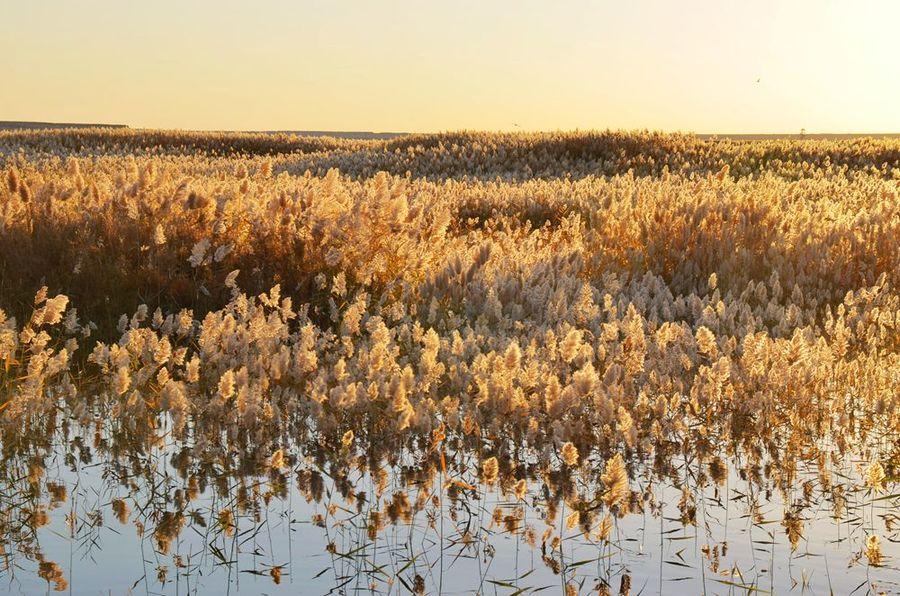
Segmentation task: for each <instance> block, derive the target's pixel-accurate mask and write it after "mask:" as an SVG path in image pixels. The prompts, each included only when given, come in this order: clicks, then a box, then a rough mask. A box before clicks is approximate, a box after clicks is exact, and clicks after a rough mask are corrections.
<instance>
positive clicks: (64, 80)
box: [0, 0, 900, 134]
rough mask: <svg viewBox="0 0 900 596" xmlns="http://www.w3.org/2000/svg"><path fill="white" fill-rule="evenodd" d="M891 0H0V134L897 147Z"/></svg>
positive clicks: (897, 4) (895, 5)
mask: <svg viewBox="0 0 900 596" xmlns="http://www.w3.org/2000/svg"><path fill="white" fill-rule="evenodd" d="M898 23H900V1H897V0H880V1H876V0H869V1H867V0H855V1H846V2H839V1H832V0H817V1H809V2H808V1H801V0H796V1H788V0H778V1H770V0H754V1H752V2H748V1H729V0H718V1H704V2H700V1H693V0H677V1H672V2H662V1H659V2H656V1H649V0H628V1H624V0H616V1H605V0H593V1H587V0H546V1H543V2H538V1H534V0H475V1H469V0H440V1H438V0H435V1H431V0H417V1H416V0H397V1H387V0H383V1H380V0H343V1H342V0H253V1H246V2H237V1H233V0H152V1H146V0H142V1H140V2H138V1H132V0H79V1H77V2H75V1H71V0H0V73H2V75H0V76H2V79H0V80H2V81H3V90H2V91H0V120H37V121H52V122H103V123H121V124H128V125H130V126H135V127H159V128H190V129H206V130H333V131H350V130H363V131H396V132H433V131H444V130H459V129H483V130H560V129H576V128H578V129H607V128H612V129H651V130H666V131H686V132H697V133H720V134H721V133H794V132H798V131H800V129H805V130H806V131H807V132H809V133H813V132H831V133H851V132H852V133H859V132H870V133H880V132H893V133H896V132H900V64H898V56H900V30H898V28H897V26H898Z"/></svg>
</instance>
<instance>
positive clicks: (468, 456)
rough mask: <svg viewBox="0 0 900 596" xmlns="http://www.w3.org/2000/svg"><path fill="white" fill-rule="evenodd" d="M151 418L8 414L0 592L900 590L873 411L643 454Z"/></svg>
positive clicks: (891, 453)
mask: <svg viewBox="0 0 900 596" xmlns="http://www.w3.org/2000/svg"><path fill="white" fill-rule="evenodd" d="M156 420H157V419H156V418H155V417H148V418H147V419H145V420H143V421H141V424H122V423H121V422H118V421H117V420H116V419H115V418H110V416H109V412H108V411H106V410H105V409H104V406H102V405H100V404H99V403H98V404H96V405H95V408H94V409H93V410H92V411H90V413H89V414H88V413H85V414H84V416H82V417H81V420H78V421H76V420H73V419H71V418H69V417H62V416H61V415H54V414H52V413H51V414H50V415H48V416H47V417H46V418H44V419H42V420H34V421H32V422H33V426H31V427H30V428H29V429H28V431H29V432H27V433H21V432H18V431H19V430H21V429H12V428H10V429H7V432H6V434H5V436H4V442H3V447H4V458H3V464H2V474H3V485H2V490H0V495H2V509H3V512H4V513H3V517H2V521H0V531H2V534H3V537H4V540H3V551H2V552H3V575H2V577H3V581H4V585H5V589H8V590H9V591H11V592H22V593H34V592H40V591H43V590H45V589H49V590H55V591H66V590H69V589H70V588H71V589H72V591H73V592H75V593H97V592H98V591H105V590H107V589H109V590H112V591H113V593H124V592H125V591H127V590H129V589H132V590H134V591H136V592H146V593H165V594H170V593H171V594H174V593H179V594H182V593H209V592H216V591H222V592H225V591H228V592H234V593H238V592H246V593H257V592H261V591H262V592H266V593H278V592H279V591H281V592H284V593H296V592H297V591H299V590H301V589H302V590H303V591H309V592H312V593H325V592H327V591H329V590H337V591H339V592H341V593H354V592H358V591H370V590H371V591H372V592H376V593H382V592H394V593H404V592H407V591H408V592H414V593H438V592H444V593H458V592H461V591H476V590H477V591H480V592H482V593H504V594H506V593H529V592H532V591H537V590H546V591H549V592H550V593H562V592H565V593H572V594H574V593H587V592H598V593H601V594H604V593H605V594H629V593H633V594H637V593H645V594H646V593H657V592H662V593H701V592H705V593H719V594H727V593H744V592H745V591H747V590H751V589H755V590H760V591H777V592H784V591H789V590H792V589H793V590H802V591H808V590H811V591H812V592H814V593H828V592H829V591H830V592H833V593H838V594H840V593H849V592H851V591H853V590H854V589H857V588H858V592H857V593H881V592H885V593H893V592H896V591H898V590H900V583H898V573H897V570H898V567H897V564H898V560H900V553H898V549H897V547H896V544H897V541H898V540H900V531H898V527H900V519H898V513H897V511H898V506H900V494H896V493H895V494H891V493H890V492H888V491H889V490H891V489H895V488H896V484H895V482H893V481H891V480H889V479H887V478H886V473H885V470H884V468H883V466H881V465H880V464H878V463H874V464H869V463H868V462H869V461H870V460H871V459H874V461H878V459H877V458H873V457H872V456H873V455H875V454H879V455H880V457H882V458H884V460H885V461H896V457H897V442H896V441H897V437H896V435H892V434H891V433H885V434H880V432H882V431H884V430H885V429H880V430H879V429H877V428H870V429H868V431H867V439H866V443H865V447H864V448H863V449H860V450H859V452H856V453H855V454H853V455H851V452H849V451H848V452H847V453H846V454H843V455H842V454H841V452H840V450H839V449H837V448H835V447H834V446H832V445H830V442H831V441H830V440H829V439H828V437H818V440H817V441H816V442H815V444H812V443H810V444H807V445H799V444H797V439H796V437H794V436H793V435H790V434H789V435H787V436H784V437H781V436H778V435H777V434H776V435H775V436H773V438H772V442H771V443H769V444H768V445H764V444H746V445H739V442H736V443H733V444H730V445H716V444H712V443H710V442H706V441H704V440H703V435H702V433H691V434H686V435H685V437H696V438H690V439H688V438H685V439H684V440H682V441H681V442H676V441H662V442H661V443H660V444H659V445H658V446H657V449H656V451H655V456H654V457H653V458H651V459H646V458H642V457H641V456H640V455H639V454H638V453H636V452H632V453H629V454H627V455H626V457H624V458H623V456H622V453H616V454H614V455H610V454H607V453H602V452H601V451H598V450H596V449H585V448H579V447H578V446H576V445H575V444H573V443H568V442H567V443H565V444H563V445H562V446H561V447H560V448H559V449H558V450H557V449H556V447H554V446H553V445H552V444H542V443H540V442H538V443H531V442H528V441H520V440H518V439H516V438H513V437H509V438H504V437H497V436H494V437H491V436H488V435H487V434H486V433H485V432H484V430H485V429H479V428H476V427H475V425H473V426H471V427H469V430H468V432H461V433H457V432H453V431H450V430H449V429H448V428H447V427H445V426H443V425H442V426H441V427H439V428H437V429H435V430H434V431H433V432H431V433H430V434H427V435H409V436H406V437H405V438H403V437H401V436H399V435H397V436H395V437H394V440H393V441H389V440H387V438H386V437H383V436H381V437H379V440H378V441H367V440H366V439H365V437H367V436H368V431H367V429H364V428H360V429H359V430H358V431H357V432H350V431H344V432H335V433H327V432H323V431H321V430H315V429H312V428H308V427H307V428H304V427H302V426H295V427H294V428H292V430H291V436H292V437H293V438H292V439H291V440H287V439H286V437H285V438H283V439H275V440H273V441H266V442H263V443H259V444H254V443H253V442H252V440H253V437H252V436H250V435H248V434H244V433H237V434H236V435H234V436H227V434H228V433H215V432H211V431H210V432H208V433H206V434H202V431H201V429H200V427H199V426H198V428H197V429H196V432H195V433H188V435H189V436H192V437H193V439H190V440H189V439H186V438H178V439H176V438H174V436H173V433H172V428H173V422H172V420H171V419H169V418H167V417H161V418H160V419H159V420H161V423H160V424H156ZM891 439H893V440H894V443H893V444H891V443H890V440H891ZM792 441H793V443H794V444H793V445H792ZM525 445H527V446H525ZM859 445H861V446H862V445H863V444H862V443H859ZM275 446H278V448H277V449H276V448H275ZM859 456H862V458H861V459H860V458H859ZM101 569H102V573H99V572H98V570H101Z"/></svg>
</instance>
